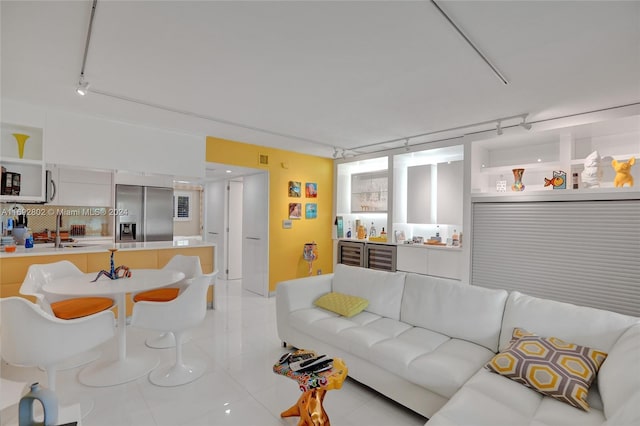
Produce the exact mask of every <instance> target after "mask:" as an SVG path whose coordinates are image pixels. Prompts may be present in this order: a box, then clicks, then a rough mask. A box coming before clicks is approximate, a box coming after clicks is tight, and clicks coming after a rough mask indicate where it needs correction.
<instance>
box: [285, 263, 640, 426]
mask: <svg viewBox="0 0 640 426" xmlns="http://www.w3.org/2000/svg"><path fill="white" fill-rule="evenodd" d="M331 291H333V292H339V293H344V294H349V295H354V296H359V297H362V298H365V299H367V301H368V302H369V304H368V307H367V308H366V309H365V310H364V311H362V312H360V313H359V314H357V315H355V316H353V317H350V318H346V317H343V316H340V315H338V314H336V313H333V312H330V311H327V310H324V309H321V308H318V307H317V306H315V305H314V301H315V300H316V299H317V298H318V297H320V296H322V295H324V294H326V293H328V292H331ZM276 309H277V325H278V333H279V336H280V338H281V340H282V341H283V342H286V343H287V344H290V345H292V346H294V347H298V348H307V349H313V350H315V351H317V352H319V353H324V354H327V355H328V356H332V357H340V358H343V359H344V361H345V362H346V364H347V366H348V368H349V376H350V377H352V378H353V379H355V380H357V381H359V382H361V383H364V384H366V385H368V386H369V387H371V388H373V389H375V390H377V391H378V392H380V393H382V394H384V395H386V396H388V397H389V398H391V399H393V400H395V401H397V402H399V403H401V404H403V405H405V406H406V407H408V408H410V409H412V410H413V411H416V412H418V413H420V414H422V415H423V416H425V417H427V418H430V420H429V422H428V425H429V426H434V425H435V426H438V425H458V426H463V425H464V426H466V425H487V426H489V425H491V426H496V425H509V426H512V425H530V426H544V425H548V426H552V425H553V426H556V425H576V426H577V425H580V426H584V425H606V426H613V425H632V424H633V425H640V318H636V317H630V316H625V315H621V314H617V313H613V312H608V311H603V310H598V309H593V308H587V307H580V306H575V305H571V304H567V303H561V302H556V301H552V300H546V299H539V298H535V297H530V296H527V295H524V294H521V293H518V292H512V293H510V294H509V293H507V292H506V291H504V290H493V289H486V288H482V287H477V286H471V285H468V284H461V283H460V282H458V281H454V280H447V279H442V278H435V277H430V276H426V275H418V274H411V273H404V272H394V273H391V272H383V271H375V270H371V269H365V268H357V267H350V266H345V265H341V264H339V265H336V268H335V272H334V273H333V274H327V275H320V276H313V277H308V278H301V279H296V280H290V281H284V282H281V283H279V284H278V286H277V289H276ZM515 327H519V328H524V329H526V330H528V331H530V332H533V333H535V334H537V335H540V336H546V337H551V336H553V337H558V338H560V339H563V340H565V341H566V342H571V343H576V344H578V345H583V346H588V347H590V348H594V349H597V350H600V351H604V352H607V353H608V354H609V356H608V357H607V359H606V360H605V362H604V363H603V364H602V366H601V368H600V372H599V373H598V376H597V380H596V382H595V383H594V384H592V386H591V389H590V391H589V398H588V402H589V405H590V406H591V409H590V411H589V412H586V411H583V410H580V409H578V408H575V407H572V406H570V405H568V404H566V403H564V402H561V401H558V400H556V399H553V398H551V397H545V396H543V395H541V394H540V393H538V392H536V391H534V390H532V389H529V388H527V387H525V386H524V385H521V384H519V383H517V382H515V381H512V380H510V379H508V378H505V377H503V376H500V375H498V374H496V373H492V372H490V371H488V370H487V369H486V368H484V365H485V364H486V363H487V362H488V361H489V360H491V359H492V358H493V356H494V355H495V354H496V353H497V352H499V350H502V349H504V348H505V347H506V346H507V345H508V344H509V342H510V340H511V336H512V332H513V329H514V328H515Z"/></svg>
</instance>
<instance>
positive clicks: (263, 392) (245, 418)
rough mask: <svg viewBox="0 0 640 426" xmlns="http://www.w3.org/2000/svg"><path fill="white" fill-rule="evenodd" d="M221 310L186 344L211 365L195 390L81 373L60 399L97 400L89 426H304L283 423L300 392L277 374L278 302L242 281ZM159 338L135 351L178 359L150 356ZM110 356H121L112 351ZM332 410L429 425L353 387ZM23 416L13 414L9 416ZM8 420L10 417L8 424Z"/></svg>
mask: <svg viewBox="0 0 640 426" xmlns="http://www.w3.org/2000/svg"><path fill="white" fill-rule="evenodd" d="M216 285H217V290H216V291H217V297H218V309H216V310H209V311H207V317H206V319H205V321H204V323H203V324H202V326H201V327H199V328H198V329H196V330H194V331H193V332H192V333H191V336H192V338H191V340H190V341H189V342H187V343H185V344H184V358H185V360H187V361H188V359H189V358H195V357H197V358H200V359H204V360H206V362H207V372H206V373H205V375H204V376H203V377H201V378H200V379H198V380H196V381H195V382H193V383H190V384H187V385H183V386H178V387H173V388H162V387H157V386H154V385H152V384H151V383H149V380H148V378H147V377H146V376H145V377H142V378H139V379H137V380H136V381H133V382H129V383H126V384H123V385H118V386H112V387H106V388H91V387H87V386H84V385H82V384H80V383H78V381H77V375H78V371H79V370H80V368H75V369H71V370H66V371H61V372H59V373H58V380H57V393H58V395H59V397H60V399H61V400H62V401H63V402H65V403H71V402H77V401H80V402H82V401H91V400H93V403H94V409H93V410H92V411H91V412H90V413H89V414H88V415H87V416H86V417H84V418H83V419H82V425H83V426H127V425H131V426H152V425H153V426H165V425H167V426H168V425H172V426H182V425H184V426H199V425H237V426H253V425H256V426H270V425H296V424H297V422H298V418H297V417H290V418H286V419H282V418H280V412H282V411H283V410H285V409H287V408H289V407H290V406H291V405H293V404H294V403H295V402H296V401H297V399H298V397H299V396H300V391H299V390H298V387H297V385H296V384H295V383H294V382H292V381H291V380H290V379H287V378H285V377H282V376H278V375H276V374H274V373H273V372H272V366H273V364H274V362H276V361H277V360H278V358H279V357H280V355H282V353H284V352H285V349H283V348H282V346H281V342H280V340H279V339H278V335H277V331H276V313H275V298H268V299H267V298H263V297H260V296H257V295H254V294H252V293H249V292H246V291H243V290H242V288H241V282H240V281H224V280H217V283H216ZM152 334H153V333H152V332H150V331H146V330H140V329H136V328H133V327H130V328H128V329H127V349H128V350H136V351H142V352H143V353H145V354H148V356H149V357H153V356H159V357H160V362H161V363H163V362H169V361H172V360H173V359H174V353H175V352H174V349H149V348H147V347H146V346H144V340H145V339H146V337H147V336H149V335H152ZM100 349H101V350H102V352H103V354H108V353H109V352H110V351H111V353H114V352H113V351H115V341H109V342H107V343H105V344H104V345H103V346H102V347H101V348H100ZM1 373H2V377H5V378H8V379H12V380H19V381H25V382H29V383H32V382H35V381H40V382H41V383H45V384H46V383H47V381H46V375H45V373H44V372H42V371H40V370H39V369H36V368H18V367H13V366H9V365H7V364H5V363H3V364H2V371H1ZM324 406H325V409H326V411H327V413H328V415H329V418H330V420H331V424H332V425H334V426H341V425H342V426H355V425H368V426H376V425H379V426H397V425H409V426H413V425H416V426H417V425H424V424H425V422H426V419H425V418H424V417H421V416H419V415H417V414H415V413H414V412H412V411H410V410H408V409H406V408H404V407H402V406H401V405H398V404H396V403H394V402H393V401H390V400H389V399H387V398H385V397H384V396H382V395H380V394H378V393H376V392H375V391H373V390H371V389H369V388H367V387H366V386H363V385H361V384H359V383H358V382H355V381H353V380H351V379H347V381H345V383H344V385H343V387H342V389H340V390H333V391H330V392H328V393H327V396H326V397H325V400H324ZM11 409H15V406H14V407H11V408H9V409H7V410H11ZM5 417H6V416H5Z"/></svg>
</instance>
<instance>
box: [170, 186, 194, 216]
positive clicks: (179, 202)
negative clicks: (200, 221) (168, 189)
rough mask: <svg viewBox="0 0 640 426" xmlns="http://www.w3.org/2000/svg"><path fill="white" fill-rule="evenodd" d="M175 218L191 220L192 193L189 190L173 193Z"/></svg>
mask: <svg viewBox="0 0 640 426" xmlns="http://www.w3.org/2000/svg"><path fill="white" fill-rule="evenodd" d="M173 220H175V221H187V220H191V194H189V193H188V192H180V191H176V192H174V193H173Z"/></svg>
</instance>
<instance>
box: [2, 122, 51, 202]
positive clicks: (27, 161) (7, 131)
mask: <svg viewBox="0 0 640 426" xmlns="http://www.w3.org/2000/svg"><path fill="white" fill-rule="evenodd" d="M14 134H21V135H27V136H28V138H27V139H26V142H24V144H23V149H22V156H21V155H20V154H21V153H20V150H19V148H18V146H19V145H18V141H17V139H16V137H15V136H14ZM0 153H1V156H0V164H1V165H2V167H3V170H4V169H6V172H7V173H10V174H12V175H13V177H14V178H13V179H12V183H15V186H14V191H13V193H12V194H9V193H6V194H2V195H0V202H21V203H27V202H31V203H39V202H43V201H44V199H45V184H44V181H45V169H44V150H43V131H42V129H41V128H37V127H30V126H22V125H15V124H8V123H2V124H1V125H0ZM3 177H4V176H3ZM16 186H19V192H18V190H17V189H15V187H16Z"/></svg>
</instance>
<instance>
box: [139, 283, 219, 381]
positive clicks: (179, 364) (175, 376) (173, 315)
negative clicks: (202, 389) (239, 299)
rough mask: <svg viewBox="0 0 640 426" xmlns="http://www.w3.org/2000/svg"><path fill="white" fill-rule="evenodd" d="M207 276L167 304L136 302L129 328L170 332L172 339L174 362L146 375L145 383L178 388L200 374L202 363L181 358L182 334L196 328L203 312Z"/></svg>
mask: <svg viewBox="0 0 640 426" xmlns="http://www.w3.org/2000/svg"><path fill="white" fill-rule="evenodd" d="M210 282H211V277H209V276H206V275H201V276H199V277H196V278H195V279H194V280H193V281H192V282H191V284H189V285H188V286H187V288H185V289H184V291H182V292H181V293H180V294H179V295H178V297H176V298H175V299H173V300H171V301H169V302H146V301H141V302H136V303H135V304H134V305H133V315H132V319H131V325H132V326H134V327H140V328H144V329H150V330H157V331H164V332H170V333H172V334H173V335H174V337H175V342H176V345H175V347H176V356H175V358H176V359H175V362H173V363H169V364H163V365H160V366H159V367H157V368H156V369H154V370H152V371H151V373H149V381H150V382H151V383H153V384H154V385H157V386H179V385H184V384H186V383H190V382H192V381H194V380H196V379H197V378H199V377H200V376H202V375H203V374H204V371H205V368H206V364H205V362H204V361H202V360H191V361H190V362H189V363H186V362H185V361H184V360H183V358H182V344H183V340H184V335H185V332H186V331H187V330H189V329H192V328H194V327H196V326H197V325H199V324H200V323H201V322H202V321H203V320H204V318H205V316H206V313H207V290H208V288H209V284H210Z"/></svg>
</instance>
